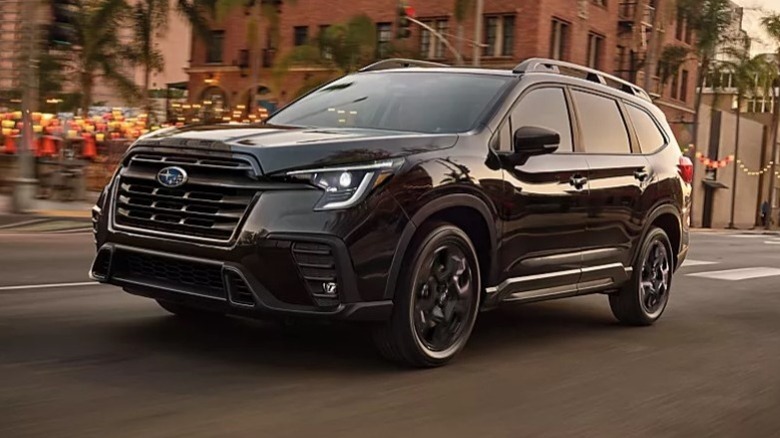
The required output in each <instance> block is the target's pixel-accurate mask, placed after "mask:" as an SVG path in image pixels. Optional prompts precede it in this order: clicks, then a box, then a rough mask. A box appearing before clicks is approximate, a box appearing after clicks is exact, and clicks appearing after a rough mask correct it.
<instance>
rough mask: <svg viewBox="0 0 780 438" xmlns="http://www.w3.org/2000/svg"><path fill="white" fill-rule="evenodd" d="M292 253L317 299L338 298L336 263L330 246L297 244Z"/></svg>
mask: <svg viewBox="0 0 780 438" xmlns="http://www.w3.org/2000/svg"><path fill="white" fill-rule="evenodd" d="M292 252H293V256H294V257H295V262H296V264H297V265H298V270H299V271H300V273H301V277H303V280H304V282H305V283H306V287H307V288H308V290H309V293H311V294H312V296H313V297H315V298H329V299H335V298H337V297H338V284H339V282H338V277H337V275H336V261H335V258H334V257H333V252H332V250H331V248H330V246H328V245H325V244H322V243H309V242H295V243H293V246H292ZM328 304H330V303H328Z"/></svg>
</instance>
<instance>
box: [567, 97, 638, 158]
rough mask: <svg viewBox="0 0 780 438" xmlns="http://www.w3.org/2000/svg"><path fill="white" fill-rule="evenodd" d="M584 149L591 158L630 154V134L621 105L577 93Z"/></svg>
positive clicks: (604, 98)
mask: <svg viewBox="0 0 780 438" xmlns="http://www.w3.org/2000/svg"><path fill="white" fill-rule="evenodd" d="M573 96H574V105H576V106H577V116H578V118H579V121H580V132H582V140H583V142H584V144H583V147H584V149H585V152H588V153H591V154H629V153H631V146H630V143H629V140H628V131H627V130H626V124H625V122H624V121H623V116H622V115H621V114H620V108H619V107H618V104H617V101H615V100H614V99H610V98H607V97H601V96H597V95H595V94H590V93H584V92H581V91H574V92H573Z"/></svg>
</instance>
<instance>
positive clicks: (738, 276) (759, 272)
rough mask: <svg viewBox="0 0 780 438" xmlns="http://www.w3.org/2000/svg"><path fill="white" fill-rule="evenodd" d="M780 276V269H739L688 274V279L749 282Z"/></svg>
mask: <svg viewBox="0 0 780 438" xmlns="http://www.w3.org/2000/svg"><path fill="white" fill-rule="evenodd" d="M776 275H780V269H778V268H764V267H757V268H739V269H726V270H723V271H707V272H696V273H693V274H687V276H688V277H701V278H711V279H713V280H729V281H735V280H748V279H751V278H761V277H772V276H776Z"/></svg>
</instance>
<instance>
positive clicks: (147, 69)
mask: <svg viewBox="0 0 780 438" xmlns="http://www.w3.org/2000/svg"><path fill="white" fill-rule="evenodd" d="M151 76H152V69H151V66H150V65H149V63H148V62H147V63H146V65H144V97H143V99H144V100H143V102H144V107H145V109H146V127H147V128H148V127H149V124H150V123H151V121H152V98H151V96H149V82H150V81H151Z"/></svg>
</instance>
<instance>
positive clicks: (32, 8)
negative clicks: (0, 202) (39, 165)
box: [12, 0, 40, 213]
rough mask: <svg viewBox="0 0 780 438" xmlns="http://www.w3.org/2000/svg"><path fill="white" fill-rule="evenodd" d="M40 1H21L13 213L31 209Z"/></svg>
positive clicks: (33, 195)
mask: <svg viewBox="0 0 780 438" xmlns="http://www.w3.org/2000/svg"><path fill="white" fill-rule="evenodd" d="M39 6H40V0H25V1H23V2H21V7H22V10H21V18H22V26H23V27H22V29H24V30H23V32H22V38H24V41H23V45H22V47H23V51H24V52H23V59H24V65H23V66H22V77H21V80H22V124H23V125H22V142H21V145H20V147H19V150H18V175H17V176H16V179H15V180H14V189H13V195H12V208H13V211H14V212H15V213H27V212H29V211H31V210H32V207H33V205H32V204H33V199H34V198H35V189H36V187H37V184H38V181H37V180H36V179H35V157H33V154H32V145H33V136H34V135H35V134H34V133H33V127H32V113H33V111H34V110H35V109H36V108H35V107H36V106H37V104H38V62H39V56H38V49H39V44H38V43H39V41H38V12H39V9H38V8H39Z"/></svg>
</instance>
